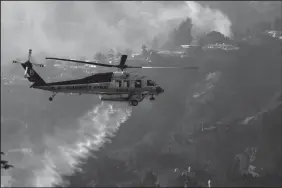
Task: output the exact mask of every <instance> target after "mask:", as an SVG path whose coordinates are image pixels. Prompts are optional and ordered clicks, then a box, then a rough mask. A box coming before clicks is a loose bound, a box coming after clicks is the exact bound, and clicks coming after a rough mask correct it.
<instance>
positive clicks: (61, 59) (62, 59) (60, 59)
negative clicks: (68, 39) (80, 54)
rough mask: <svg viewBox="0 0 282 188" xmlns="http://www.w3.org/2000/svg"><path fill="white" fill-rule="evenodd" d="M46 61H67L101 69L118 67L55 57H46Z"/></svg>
mask: <svg viewBox="0 0 282 188" xmlns="http://www.w3.org/2000/svg"><path fill="white" fill-rule="evenodd" d="M46 59H53V60H59V61H69V62H75V63H84V64H89V65H97V66H102V67H118V66H117V65H108V64H103V63H95V62H88V61H80V60H74V59H64V58H55V57H46Z"/></svg>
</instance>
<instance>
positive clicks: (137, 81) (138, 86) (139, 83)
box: [135, 80, 141, 88]
mask: <svg viewBox="0 0 282 188" xmlns="http://www.w3.org/2000/svg"><path fill="white" fill-rule="evenodd" d="M135 87H136V88H141V80H136V81H135Z"/></svg>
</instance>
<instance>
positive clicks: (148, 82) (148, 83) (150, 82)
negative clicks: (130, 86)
mask: <svg viewBox="0 0 282 188" xmlns="http://www.w3.org/2000/svg"><path fill="white" fill-rule="evenodd" d="M147 86H155V84H154V82H153V81H152V80H147Z"/></svg>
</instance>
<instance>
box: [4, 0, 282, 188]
mask: <svg viewBox="0 0 282 188" xmlns="http://www.w3.org/2000/svg"><path fill="white" fill-rule="evenodd" d="M279 3H281V2H192V1H191V2H141V1H140V2H8V1H7V2H3V1H2V2H1V77H5V78H8V79H9V80H10V81H11V80H12V77H13V76H17V79H14V81H13V82H11V83H8V84H7V82H6V81H4V80H3V79H2V80H1V148H2V151H4V152H7V153H8V154H7V155H8V159H9V162H11V163H12V164H14V165H15V169H12V170H9V171H5V172H2V171H1V180H2V177H3V176H5V177H6V178H7V177H12V179H14V180H15V181H14V182H13V186H16V185H18V186H49V185H50V184H51V183H53V182H55V181H57V180H59V179H60V174H71V173H72V172H73V166H74V164H75V163H76V162H77V157H81V156H87V150H88V149H87V147H91V148H97V149H98V148H99V147H100V146H101V145H103V143H104V142H105V140H106V137H107V136H114V134H115V133H116V132H117V131H118V129H119V127H120V123H122V122H124V121H126V120H127V119H128V118H130V117H131V114H132V113H133V116H132V117H131V118H130V119H131V121H130V122H129V124H130V125H131V126H126V128H128V129H129V130H131V136H132V135H133V136H132V137H135V138H134V139H135V141H136V142H138V139H141V138H142V136H141V135H139V136H137V133H136V132H135V131H134V129H135V128H136V127H140V129H138V131H140V132H142V131H143V133H144V134H145V133H147V132H149V133H150V132H151V133H150V134H153V135H154V134H157V133H158V132H160V130H163V128H164V127H162V125H163V124H165V125H167V124H169V123H170V124H171V125H174V124H184V122H185V121H184V120H185V117H183V114H185V112H187V111H188V109H187V108H188V107H187V106H189V103H188V102H187V101H186V100H188V99H186V97H187V96H189V97H191V95H192V92H193V91H194V90H191V88H190V86H191V87H192V86H193V84H195V82H196V81H198V82H200V80H201V79H204V77H205V73H206V72H202V74H200V76H197V75H196V74H195V73H189V74H191V76H187V73H185V72H182V73H179V72H178V73H170V72H168V71H164V72H158V71H157V72H152V71H151V72H150V71H149V72H146V73H144V74H149V75H150V76H152V78H153V79H156V81H157V82H158V83H159V84H160V85H162V86H164V87H165V91H166V95H165V96H163V97H160V99H159V100H158V99H157V100H158V101H156V104H152V103H150V102H148V101H144V102H143V103H141V104H140V106H139V107H137V108H135V109H134V110H133V109H132V108H131V107H128V105H127V104H115V105H112V104H111V103H101V102H100V101H99V100H98V98H97V97H95V96H87V95H85V96H81V97H77V96H63V95H62V96H57V97H56V98H55V100H54V102H52V103H49V101H48V97H49V96H50V93H47V92H43V91H36V90H31V89H29V88H28V86H29V83H28V82H27V81H22V80H21V79H22V75H23V70H21V67H20V66H15V65H13V64H11V61H12V60H13V59H15V58H21V59H23V60H25V59H26V57H27V52H28V49H29V48H32V49H33V52H34V59H36V61H38V62H41V63H45V64H47V65H48V66H52V65H51V64H50V63H49V64H48V62H45V61H44V58H45V56H47V55H48V56H68V57H70V56H71V57H75V58H79V57H81V56H84V57H85V58H89V59H90V58H92V57H93V56H94V54H95V52H97V51H106V50H108V49H109V48H112V49H115V50H125V49H126V48H131V49H134V50H139V49H140V46H141V45H142V44H150V42H151V41H152V38H153V37H154V36H159V37H160V38H161V43H165V42H166V40H167V35H168V34H169V32H170V31H171V30H173V29H175V27H176V26H177V25H178V24H179V23H180V22H181V21H182V20H184V19H186V18H187V17H189V18H191V20H192V23H193V24H194V25H193V29H192V35H193V36H195V37H196V36H199V35H203V34H205V33H208V32H210V31H213V30H214V31H219V32H221V33H222V34H224V35H225V36H228V37H231V38H232V36H233V33H234V32H237V31H242V32H244V31H245V30H246V29H248V28H249V26H250V25H253V24H255V23H257V22H259V21H260V20H261V19H265V20H269V21H272V20H274V18H275V17H276V16H279V15H281V6H280V4H279ZM254 54H255V53H254ZM271 55H273V54H268V56H267V57H271ZM276 55H277V54H276ZM245 60H246V59H245ZM254 60H258V59H254ZM231 62H236V60H235V59H233V60H232V61H231ZM275 62H276V61H273V63H274V64H275ZM48 66H47V68H48ZM272 68H273V70H277V71H278V70H280V69H275V66H274V67H272ZM278 68H279V67H278ZM15 70H19V72H21V71H22V73H21V74H18V75H14V73H15V72H18V71H15ZM44 70H53V71H54V72H52V71H48V72H46V71H44ZM248 70H252V69H248ZM271 70H272V69H271ZM68 71H73V72H74V71H76V69H73V68H69V69H68V70H66V71H64V72H63V71H61V70H56V69H53V68H52V69H44V68H43V69H38V72H40V73H42V75H43V78H44V79H47V77H50V75H54V76H58V75H60V74H59V73H65V72H68ZM55 72H56V73H58V75H56V74H55ZM229 73H232V71H231V72H228V74H229ZM142 74H143V73H142ZM277 74H278V73H277ZM277 74H273V75H275V76H277ZM75 75H77V76H80V77H81V76H84V75H86V74H85V70H82V71H80V72H78V73H76V74H75ZM164 75H169V76H164ZM275 76H273V78H272V79H269V80H276V78H277V77H275ZM59 77H60V79H64V78H65V77H64V76H59ZM235 77H236V76H235ZM169 78H171V79H169ZM232 78H233V77H232ZM51 79H52V78H51ZM242 80H243V79H242ZM175 82H179V83H182V84H183V85H185V84H186V85H185V86H186V87H185V89H183V87H181V86H182V85H178V86H173V83H175ZM242 82H243V81H242ZM5 83H6V84H5ZM200 83H202V82H200ZM265 84H268V82H267V83H265ZM277 85H278V84H276V85H275V87H277ZM172 86H173V87H172ZM181 90H185V92H178V93H175V91H181ZM176 99H177V100H176ZM184 100H185V101H186V102H187V103H188V104H187V106H186V105H183V101H184ZM265 100H266V99H265ZM188 101H190V100H188ZM168 106H169V107H170V108H174V109H176V110H175V113H171V109H170V108H168ZM152 107H154V108H152ZM138 117H143V118H142V119H146V121H144V122H143V125H141V124H140V119H139V118H138ZM183 119H184V120H183ZM137 122H139V123H137ZM145 124H147V126H145ZM153 125H155V126H156V127H152V126H153ZM130 127H134V128H130ZM167 127H168V128H167V129H165V130H164V133H166V134H168V132H170V129H171V127H169V126H167ZM151 129H153V131H151ZM129 132H130V131H129ZM119 134H121V135H122V136H121V137H126V136H128V135H129V134H128V131H125V132H120V133H119ZM143 136H144V135H143ZM149 137H150V136H148V138H149ZM130 139H133V138H127V137H126V139H125V140H130ZM117 140H118V138H117ZM145 140H146V139H145ZM149 140H150V139H149ZM157 140H159V142H160V143H162V142H163V141H162V140H161V139H160V138H159V137H157ZM125 142H126V141H124V140H122V141H120V142H118V143H119V144H120V145H124V143H125ZM154 142H157V141H154ZM85 146H86V147H85ZM156 147H157V146H156ZM82 148H84V149H82ZM1 182H4V181H1Z"/></svg>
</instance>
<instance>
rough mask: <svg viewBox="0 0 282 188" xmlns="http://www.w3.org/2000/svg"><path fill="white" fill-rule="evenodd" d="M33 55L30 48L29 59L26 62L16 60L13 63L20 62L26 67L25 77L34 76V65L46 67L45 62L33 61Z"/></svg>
mask: <svg viewBox="0 0 282 188" xmlns="http://www.w3.org/2000/svg"><path fill="white" fill-rule="evenodd" d="M31 55H32V50H31V49H29V50H28V59H27V61H26V62H24V63H23V62H20V61H16V60H14V61H13V63H20V64H21V65H22V66H23V67H24V69H25V72H24V78H28V76H32V73H33V72H34V71H33V68H32V67H33V66H37V67H44V66H45V65H43V64H38V63H31Z"/></svg>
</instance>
